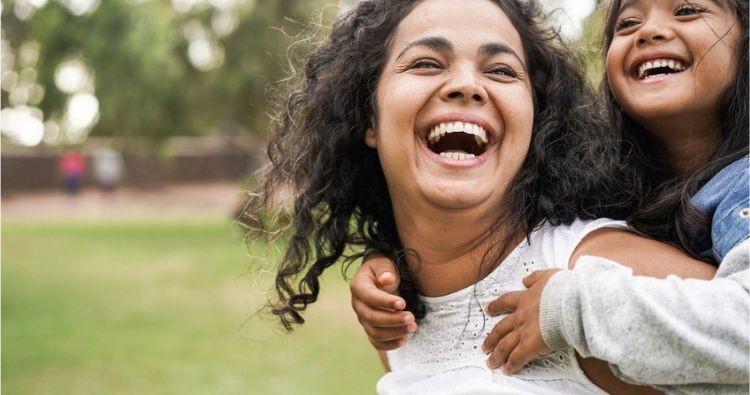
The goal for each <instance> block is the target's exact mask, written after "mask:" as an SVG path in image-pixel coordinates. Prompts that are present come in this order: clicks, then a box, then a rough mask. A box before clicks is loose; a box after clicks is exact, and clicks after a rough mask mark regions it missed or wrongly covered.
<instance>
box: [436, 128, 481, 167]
mask: <svg viewBox="0 0 750 395" xmlns="http://www.w3.org/2000/svg"><path fill="white" fill-rule="evenodd" d="M426 140H427V148H429V149H430V151H432V152H434V153H436V154H438V155H440V156H442V157H444V158H448V159H453V160H468V159H473V158H475V157H477V156H480V155H482V154H483V153H485V152H486V151H487V146H488V143H489V141H490V136H489V135H488V133H487V131H486V130H485V128H484V127H482V126H480V125H477V124H474V123H471V122H461V121H455V122H442V123H440V124H438V125H436V126H434V127H433V128H432V129H430V130H429V132H428V133H427V136H426Z"/></svg>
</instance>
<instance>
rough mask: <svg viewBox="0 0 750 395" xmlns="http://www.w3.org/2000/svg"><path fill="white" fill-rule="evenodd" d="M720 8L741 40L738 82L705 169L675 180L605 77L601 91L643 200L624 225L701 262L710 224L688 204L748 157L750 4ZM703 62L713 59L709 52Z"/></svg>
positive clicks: (738, 1) (726, 97) (724, 104)
mask: <svg viewBox="0 0 750 395" xmlns="http://www.w3.org/2000/svg"><path fill="white" fill-rule="evenodd" d="M721 2H722V3H723V5H724V6H727V7H730V8H731V9H732V10H733V11H734V12H735V14H736V15H737V19H738V20H739V24H740V26H739V28H740V29H741V30H740V34H741V36H740V39H739V42H738V45H737V47H736V48H735V55H734V56H735V62H736V67H737V76H736V79H735V81H734V83H733V84H730V85H729V87H728V88H727V89H726V91H725V92H724V93H723V94H722V96H721V99H720V100H721V101H720V103H719V111H720V113H719V120H720V124H721V142H720V143H719V145H718V147H717V148H716V149H715V151H714V152H713V154H712V155H711V157H710V159H709V160H708V161H707V162H706V163H705V164H703V165H701V166H700V167H699V168H697V169H695V170H693V171H691V172H690V173H689V174H678V173H677V172H676V171H675V170H674V169H673V167H672V166H670V164H669V163H668V162H667V161H666V155H664V152H663V149H662V148H661V145H660V143H659V142H658V141H657V140H656V139H655V138H654V137H653V136H652V135H651V134H650V133H649V132H648V131H647V130H646V129H645V128H643V127H642V126H641V125H639V124H638V123H637V122H636V121H635V120H633V118H631V117H630V116H629V115H628V114H626V113H625V112H624V111H623V109H622V108H621V107H620V105H619V104H618V103H617V101H616V100H615V97H614V95H613V93H612V90H611V88H610V86H609V84H608V83H607V81H608V79H607V76H606V75H605V77H604V80H603V81H602V85H601V90H602V92H603V97H604V101H605V107H606V111H607V115H608V119H609V122H610V129H611V130H615V131H620V133H622V139H623V141H624V146H623V149H622V152H623V154H624V156H625V158H624V160H625V161H626V162H628V163H630V164H631V165H632V166H633V171H632V173H635V174H638V176H637V177H634V178H633V180H635V181H636V183H635V184H633V187H634V188H635V192H636V194H638V195H641V196H642V197H643V198H642V201H641V203H640V205H639V207H638V209H637V210H636V211H635V213H634V214H633V215H631V216H629V217H628V218H627V220H628V224H629V225H630V226H631V227H632V228H633V229H635V230H636V231H638V232H639V233H641V234H644V235H646V236H648V237H651V238H654V239H656V240H660V241H663V242H666V243H669V244H672V245H674V246H676V247H678V248H680V249H682V250H683V251H685V252H686V253H688V254H689V255H691V256H693V257H695V258H700V259H705V257H701V256H700V255H699V254H700V253H701V252H702V251H703V250H705V249H706V247H710V244H708V245H707V243H710V241H708V240H704V238H705V237H700V238H697V237H696V235H710V232H709V230H710V227H711V226H710V218H709V217H708V216H706V215H704V214H703V213H701V212H699V211H698V210H697V209H696V208H695V207H693V206H692V205H691V204H690V200H691V199H692V197H693V196H694V195H695V193H696V192H697V191H698V190H699V189H700V188H701V187H702V186H703V185H704V184H705V183H706V182H708V180H710V179H711V177H713V176H714V175H716V173H718V172H719V171H720V170H721V169H722V168H724V167H726V166H727V165H728V164H730V163H732V162H734V161H736V160H737V159H740V158H742V157H743V156H745V155H748V106H749V105H750V104H749V103H750V101H749V100H748V69H749V67H748V1H747V0H722V1H721ZM621 3H622V1H621V0H613V1H612V2H611V4H610V8H609V11H608V15H607V19H606V24H605V32H604V41H603V44H604V46H603V50H604V54H605V56H606V54H607V51H608V48H609V46H610V44H611V43H612V40H613V38H614V34H615V24H616V23H617V18H618V16H619V9H620V6H621ZM734 28H735V29H736V28H738V26H734ZM719 39H721V38H717V41H718V40H719ZM705 56H711V53H710V51H709V52H708V53H707V54H705ZM605 69H606V68H605ZM711 263H713V264H716V262H711Z"/></svg>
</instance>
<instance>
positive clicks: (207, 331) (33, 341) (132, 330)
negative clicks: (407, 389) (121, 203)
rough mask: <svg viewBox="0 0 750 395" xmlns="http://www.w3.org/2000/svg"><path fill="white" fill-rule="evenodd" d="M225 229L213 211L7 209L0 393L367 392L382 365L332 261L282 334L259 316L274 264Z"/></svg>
mask: <svg viewBox="0 0 750 395" xmlns="http://www.w3.org/2000/svg"><path fill="white" fill-rule="evenodd" d="M234 233H236V232H233V231H232V230H231V226H230V224H229V223H228V221H222V220H215V221H202V222H195V221H189V220H188V221H176V220H175V221H169V222H152V223H147V222H118V223H103V222H98V223H97V222H92V223H87V222H76V223H60V222H50V223H41V222H35V223H23V222H9V221H4V222H3V228H2V390H3V394H6V395H18V394H33V395H43V394H55V395H65V394H107V395H109V394H180V395H188V394H243V395H247V394H362V393H373V392H374V388H375V382H376V381H377V379H378V378H379V377H380V376H381V375H382V373H383V369H382V367H381V366H380V363H379V361H378V358H377V355H376V354H375V353H374V351H373V350H372V349H371V347H370V345H369V343H368V342H367V340H366V338H365V336H364V333H363V332H362V331H361V330H360V328H359V326H358V324H357V322H356V319H355V318H354V315H353V313H352V312H351V308H350V306H349V291H348V288H347V285H346V283H345V281H344V280H343V279H342V278H341V275H340V270H332V273H329V274H327V275H326V276H325V279H324V280H325V281H324V284H323V286H322V289H323V291H322V297H321V299H320V300H319V301H318V302H317V303H315V304H314V305H312V306H311V307H310V308H309V310H308V312H307V314H306V316H305V317H306V318H307V321H308V322H307V323H306V324H305V325H303V326H302V327H301V328H300V329H298V330H296V331H295V332H294V333H293V334H291V335H288V334H286V333H284V332H283V331H282V330H280V325H278V324H277V322H276V321H274V320H273V319H272V318H269V317H267V316H264V317H261V316H257V315H255V312H256V311H257V310H258V309H259V308H260V307H262V305H263V304H264V303H265V301H266V295H267V294H268V290H269V285H270V284H271V282H270V279H271V275H270V271H271V270H272V269H271V268H270V267H265V266H264V265H263V263H262V262H263V259H251V258H250V257H249V256H248V255H247V253H246V251H245V250H243V247H242V244H241V242H240V241H239V237H238V236H236V235H234ZM249 250H250V254H252V255H258V256H261V257H263V256H265V257H268V256H269V253H268V251H267V250H266V248H260V247H257V248H256V247H251V248H250V249H249Z"/></svg>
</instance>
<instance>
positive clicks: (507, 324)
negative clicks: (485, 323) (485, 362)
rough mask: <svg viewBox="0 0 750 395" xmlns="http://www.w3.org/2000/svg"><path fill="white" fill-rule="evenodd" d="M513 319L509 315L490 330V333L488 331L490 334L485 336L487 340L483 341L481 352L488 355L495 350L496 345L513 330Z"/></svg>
mask: <svg viewBox="0 0 750 395" xmlns="http://www.w3.org/2000/svg"><path fill="white" fill-rule="evenodd" d="M513 319H514V317H513V316H512V315H509V316H507V317H505V319H503V320H502V321H500V322H498V323H497V324H496V325H495V327H494V328H492V331H490V334H489V335H487V338H486V339H484V343H482V351H484V352H485V353H489V352H490V351H492V350H494V349H495V346H497V343H498V342H499V341H500V340H502V338H503V337H505V336H506V335H507V334H508V333H510V332H511V331H512V330H513Z"/></svg>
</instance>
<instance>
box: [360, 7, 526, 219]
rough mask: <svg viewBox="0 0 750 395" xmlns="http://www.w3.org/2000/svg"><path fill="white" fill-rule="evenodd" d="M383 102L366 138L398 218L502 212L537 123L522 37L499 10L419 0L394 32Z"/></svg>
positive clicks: (381, 85) (379, 98) (383, 80)
mask: <svg viewBox="0 0 750 395" xmlns="http://www.w3.org/2000/svg"><path fill="white" fill-rule="evenodd" d="M376 101H377V116H376V119H375V120H374V122H373V125H372V128H371V129H369V130H368V131H367V133H366V137H365V141H366V143H367V145H368V146H370V147H372V148H375V149H377V151H378V156H379V158H380V162H381V164H382V166H383V172H384V174H385V177H386V181H387V183H388V188H389V191H390V195H391V200H392V202H393V206H394V209H395V210H396V212H399V211H402V210H410V211H411V210H417V211H416V212H419V210H421V209H422V208H424V207H426V206H429V207H430V208H439V209H443V210H453V211H455V210H465V209H479V210H481V211H479V212H480V213H486V214H490V213H494V212H496V210H497V208H498V204H500V202H501V200H502V196H503V194H504V193H505V191H506V190H507V187H508V184H509V183H510V181H511V180H512V178H513V177H514V176H515V175H516V174H517V172H518V170H519V169H520V167H521V165H522V163H523V161H524V159H525V157H526V154H527V152H528V149H529V144H530V140H531V130H532V125H533V118H534V108H533V104H532V92H531V82H530V81H529V74H528V71H527V70H526V59H525V57H524V51H523V47H522V44H521V38H520V37H519V35H518V32H517V31H516V29H515V28H514V27H513V25H512V24H511V22H510V20H509V19H508V17H507V16H506V15H505V13H504V12H503V11H502V10H501V9H500V8H499V7H498V6H497V5H495V4H493V3H492V2H491V1H489V0H472V1H455V0H424V1H422V2H420V3H419V4H418V5H417V6H416V7H415V8H414V9H413V10H412V11H411V12H410V13H409V14H408V15H407V16H406V17H405V18H404V19H403V20H402V21H401V23H400V24H399V25H398V27H397V29H396V31H395V34H394V36H393V38H392V41H391V47H390V49H389V54H388V58H387V60H386V63H385V66H384V68H383V71H382V74H381V76H380V79H379V83H378V87H377V91H376ZM423 212H424V211H423Z"/></svg>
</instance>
